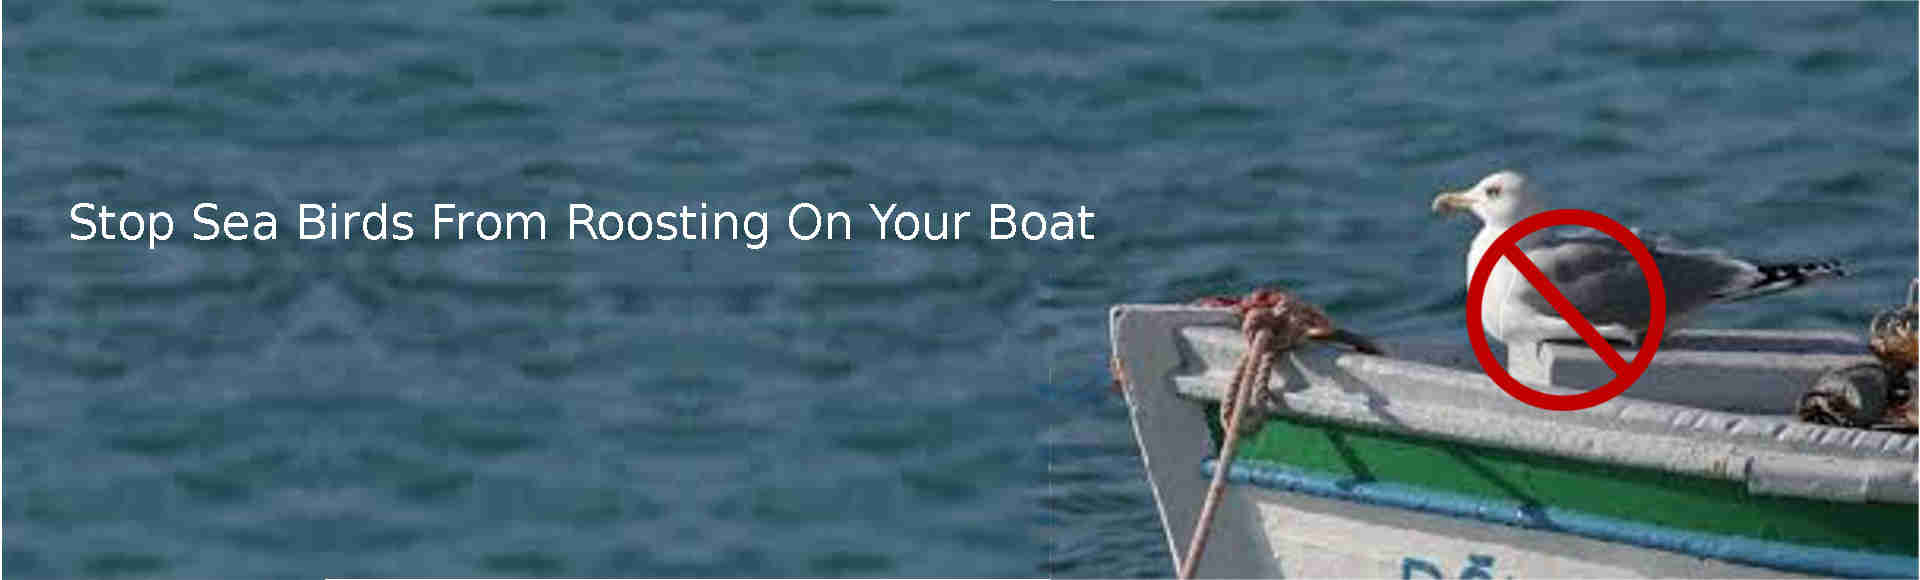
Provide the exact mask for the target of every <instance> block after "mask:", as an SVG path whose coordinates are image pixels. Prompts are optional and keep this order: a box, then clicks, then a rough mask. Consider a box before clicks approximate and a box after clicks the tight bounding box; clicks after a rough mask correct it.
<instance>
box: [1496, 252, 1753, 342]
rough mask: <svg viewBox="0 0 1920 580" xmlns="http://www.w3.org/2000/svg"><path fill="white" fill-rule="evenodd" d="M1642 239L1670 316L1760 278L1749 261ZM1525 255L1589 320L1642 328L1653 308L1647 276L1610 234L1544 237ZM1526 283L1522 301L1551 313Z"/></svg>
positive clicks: (1706, 303)
mask: <svg viewBox="0 0 1920 580" xmlns="http://www.w3.org/2000/svg"><path fill="white" fill-rule="evenodd" d="M1635 233H1636V235H1638V234H1639V232H1638V231H1636V232H1635ZM1641 239H1642V241H1643V242H1644V243H1646V244H1647V246H1648V251H1649V252H1650V253H1652V254H1653V262H1654V264H1655V265H1656V266H1658V267H1659V268H1660V279H1661V282H1662V283H1664V285H1665V286H1666V294H1667V313H1668V316H1669V317H1671V318H1678V317H1681V316H1685V315H1686V314H1688V313H1690V312H1693V311H1694V310H1698V309H1699V308H1700V307H1702V306H1706V305H1708V304H1711V303H1713V302H1717V301H1720V300H1721V299H1722V297H1724V296H1726V295H1728V294H1730V293H1732V292H1734V291H1736V290H1738V289H1740V288H1745V287H1747V286H1750V285H1752V284H1753V283H1754V282H1755V281H1757V280H1759V279H1760V278H1761V275H1760V272H1759V269H1758V268H1757V267H1755V266H1754V265H1753V264H1751V263H1748V262H1745V261H1742V260H1738V259H1735V258H1732V257H1729V256H1727V255H1725V254H1722V253H1720V252H1715V251H1707V250H1689V249H1685V248H1679V247H1675V246H1673V245H1671V244H1670V243H1668V242H1666V241H1665V240H1664V239H1663V238H1660V237H1657V236H1651V235H1648V236H1642V237H1641ZM1526 255H1527V258H1528V259H1530V260H1532V261H1533V263H1534V265H1536V266H1539V267H1540V270H1541V272H1543V273H1545V274H1546V275H1547V279H1549V280H1552V281H1553V284H1554V287H1555V288H1558V289H1559V290H1560V293H1561V294H1564V295H1566V297H1567V301H1568V302H1570V303H1572V304H1573V305H1574V307H1575V308H1578V309H1579V310H1580V313H1581V315H1582V316H1585V317H1586V318H1587V320H1588V321H1589V322H1592V323H1594V324H1596V325H1598V324H1610V323H1618V324H1622V325H1625V326H1627V327H1629V328H1645V327H1646V324H1647V322H1648V320H1649V318H1650V314H1649V313H1650V312H1651V308H1652V302H1651V299H1650V298H1649V296H1648V293H1647V282H1646V276H1645V275H1644V274H1643V273H1641V271H1640V264H1639V262H1637V261H1635V260H1634V259H1633V254H1632V253H1629V252H1628V251H1627V249H1626V247H1624V246H1621V245H1620V243H1619V242H1617V241H1614V239H1613V238H1610V237H1606V236H1603V235H1599V234H1593V235H1572V236H1562V237H1557V238H1548V239H1546V240H1543V241H1540V242H1537V243H1535V244H1533V245H1531V246H1530V247H1529V248H1528V249H1527V250H1526ZM1524 286H1525V287H1524V288H1518V290H1519V294H1518V298H1519V299H1520V300H1522V301H1524V303H1525V304H1527V305H1528V306H1530V307H1533V308H1535V309H1537V310H1539V311H1540V312H1553V311H1554V310H1553V306H1552V305H1551V304H1548V303H1547V301H1546V298H1545V297H1543V296H1541V295H1540V293H1539V292H1538V291H1536V290H1535V289H1534V288H1533V287H1532V285H1530V284H1528V285H1524Z"/></svg>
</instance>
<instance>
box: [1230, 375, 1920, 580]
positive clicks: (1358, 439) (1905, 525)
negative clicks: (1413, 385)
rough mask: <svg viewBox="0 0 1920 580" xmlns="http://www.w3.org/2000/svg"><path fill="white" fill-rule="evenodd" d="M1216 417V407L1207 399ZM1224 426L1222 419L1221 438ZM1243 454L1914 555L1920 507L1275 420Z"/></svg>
mask: <svg viewBox="0 0 1920 580" xmlns="http://www.w3.org/2000/svg"><path fill="white" fill-rule="evenodd" d="M1208 407H1209V409H1210V412H1209V415H1215V416H1217V414H1218V413H1217V412H1214V411H1212V410H1214V409H1218V407H1217V406H1216V405H1208ZM1218 429H1219V426H1218V424H1217V423H1215V424H1214V430H1215V439H1214V440H1215V441H1216V442H1218V441H1219V433H1218ZM1240 456H1241V457H1246V458H1249V459H1254V460H1259V461H1267V462H1273V463H1279V464H1284V465H1288V466H1292V467H1295V468H1299V469H1305V470H1309V471H1315V472H1321V473H1326V474H1328V475H1330V476H1333V477H1341V478H1348V479H1352V480H1354V481H1356V482H1374V481H1381V482H1393V483H1401V484H1407V485H1415V486H1420V487H1423V488H1427V489H1433V490H1438V491H1446V492H1452V493H1456V494H1464V495H1469V496H1477V497H1483V498H1490V499H1500V500H1506V501H1513V502H1519V503H1521V504H1525V505H1533V506H1541V507H1547V506H1551V507H1555V508H1561V509H1569V510H1577V511H1580V512H1584V513H1589V514H1594V515H1600V516H1606V517H1611V518H1617V519H1622V520H1628V521H1634V522H1641V523H1645V524H1650V525H1656V526H1663V527H1669V528H1678V529H1684V530H1692V531H1697V532H1707V533H1715V534H1727V535H1733V536H1740V537H1747V538H1754V539H1760V540H1770V541H1778V542H1790V543H1795V544H1805V545H1813V546H1826V547H1834V548H1843V549H1854V550H1864V551H1871V552H1879V553H1884V554H1900V555H1907V556H1912V555H1914V554H1915V553H1916V549H1915V545H1916V543H1917V542H1920V532H1916V524H1920V517H1916V514H1920V512H1916V510H1915V507H1914V506H1913V505H1907V504H1872V503H1868V504H1860V503H1841V502H1825V501H1817V500H1809V499H1800V498H1790V497H1773V496H1757V495H1752V494H1749V493H1747V490H1746V487H1745V485H1743V484H1741V483H1737V482H1732V481H1722V480H1713V479H1707V478H1703V477H1692V476H1685V475H1677V474H1672V473H1665V472H1660V471H1654V470H1650V469H1641V468H1634V467H1624V466H1618V465H1607V464H1602V463H1594V462H1587V461H1579V460H1573V459H1566V458H1560V457H1553V456H1547V455H1539V454H1531V453H1524V452H1519V451H1512V450H1506V449H1496V448H1490V447H1482V446H1476V445H1467V444H1461V443H1454V442H1448V441H1441V440H1435V439H1424V438H1418V437H1412V436H1408V435H1403V434H1397V433H1386V432H1381V431H1375V430H1370V429H1364V428H1357V427H1350V426H1344V425H1336V424H1331V423H1325V422H1319V421H1309V420H1299V419H1281V418H1274V419H1271V420H1269V421H1267V424H1266V426H1265V427H1264V428H1262V429H1261V431H1260V432H1259V433H1258V434H1256V435H1254V436H1252V437H1248V438H1245V439H1243V442H1242V444H1241V447H1240Z"/></svg>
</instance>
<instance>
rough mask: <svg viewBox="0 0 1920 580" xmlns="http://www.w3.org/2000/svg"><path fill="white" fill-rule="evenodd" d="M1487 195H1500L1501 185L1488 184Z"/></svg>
mask: <svg viewBox="0 0 1920 580" xmlns="http://www.w3.org/2000/svg"><path fill="white" fill-rule="evenodd" d="M1487 197H1500V186H1498V185H1489V186H1487Z"/></svg>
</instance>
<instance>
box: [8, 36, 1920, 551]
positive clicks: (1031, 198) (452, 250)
mask: <svg viewBox="0 0 1920 580" xmlns="http://www.w3.org/2000/svg"><path fill="white" fill-rule="evenodd" d="M5 14H6V19H7V22H6V24H7V26H6V38H5V40H6V46H7V50H6V51H5V54H4V66H5V69H6V72H7V73H8V75H7V76H8V78H7V82H6V83H5V97H6V105H7V109H6V116H5V125H4V128H5V131H4V135H5V154H4V155H5V156H4V162H5V183H4V185H5V189H6V193H7V195H6V200H5V201H6V208H5V224H4V225H5V236H6V237H5V242H6V246H5V262H6V277H5V333H6V342H5V367H4V368H5V376H6V380H5V397H6V402H5V418H6V422H5V456H6V462H5V464H6V471H5V475H6V483H7V485H6V488H5V506H4V511H5V523H6V526H5V529H6V531H5V540H6V552H5V562H6V565H7V571H8V572H9V573H10V576H12V577H21V578H53V577H76V576H85V577H109V576H138V577H155V578H162V577H175V578H268V577H307V578H310V577H315V576H320V575H331V576H353V575H362V576H368V575H389V576H428V575H431V576H503V575H511V576H548V575H555V576H616V575H628V576H680V575H703V576H733V575H765V576H815V575H818V576H874V575H901V576H917V575H956V576H997V575H1029V576H1030V575H1040V574H1052V575H1059V576H1153V575H1166V574H1169V573H1170V568H1169V567H1168V564H1167V561H1166V553H1165V548H1164V540H1163V539H1162V536H1161V535H1160V530H1159V524H1158V521H1157V519H1156V516H1155V515H1154V512H1153V508H1152V499H1151V496H1150V494H1149V492H1148V490H1147V488H1146V486H1145V483H1144V480H1143V479H1142V474H1141V470H1140V467H1139V461H1138V458H1137V456H1136V455H1135V453H1134V451H1133V448H1132V442H1131V439H1130V435H1129V433H1128V430H1127V426H1126V419H1125V411H1124V408H1123V406H1122V404H1121V403H1120V402H1119V401H1118V400H1117V399H1116V398H1115V397H1114V396H1112V395H1111V394H1109V392H1108V390H1107V388H1108V387H1107V381H1108V377H1107V375H1106V370H1105V369H1106V360H1105V359H1106V328H1105V316H1106V315H1105V310H1106V308H1107V307H1108V306H1109V305H1111V304H1114V303H1119V302H1130V301H1138V302H1159V301H1170V300H1181V299H1186V298H1189V297H1192V296H1195V295H1198V294H1203V293H1210V292H1237V291H1241V290H1244V289H1246V288H1249V287H1251V286H1254V285H1256V284H1267V283H1273V284H1283V285H1286V286H1288V287H1291V288H1293V289H1295V290H1297V291H1299V292H1301V293H1302V294H1304V295H1305V296H1307V297H1309V298H1311V299H1313V300H1315V301H1317V302H1318V303H1320V304H1322V305H1323V306H1325V307H1326V308H1327V310H1328V311H1329V312H1330V313H1332V314H1333V315H1334V316H1335V317H1337V318H1338V319H1340V320H1341V321H1342V322H1343V323H1345V324H1347V325H1349V326H1352V327H1355V328H1358V329H1361V330H1363V331H1366V332H1370V333H1374V334H1379V335H1389V336H1425V337H1453V336H1457V335H1458V334H1459V333H1460V332H1462V331H1461V330H1460V329H1461V325H1462V316H1463V315H1462V311H1461V303H1462V302H1463V299H1464V296H1465V290H1464V289H1463V288H1462V286H1463V278H1464V272H1463V271H1462V270H1463V266H1464V264H1463V262H1462V258H1461V255H1462V252H1463V248H1464V246H1465V244H1466V239H1467V237H1468V236H1469V235H1470V231H1471V226H1470V225H1468V224H1467V223H1466V222H1465V221H1462V220H1454V221H1451V222H1448V221H1443V220H1438V219H1436V218H1434V217H1432V216H1431V215H1429V213H1428V211H1427V202H1428V200H1429V199H1430V197H1431V195H1432V194H1433V193H1434V192H1435V191H1437V190H1438V189H1439V188H1441V187H1450V186H1458V185H1463V184H1466V183H1469V182H1471V181H1472V180H1474V179H1477V178H1478V177H1479V176H1481V175H1483V174H1485V173H1487V172H1490V171H1492V170H1495V169H1498V168H1502V167H1515V168H1519V169H1523V170H1527V171H1530V172H1532V173H1533V174H1534V177H1535V179H1536V181H1537V182H1539V183H1541V184H1542V186H1543V187H1544V188H1546V189H1548V190H1550V191H1552V192H1554V193H1555V194H1556V196H1557V198H1558V199H1559V200H1560V201H1562V202H1563V203H1565V204H1566V205H1570V206H1578V207H1584V208H1588V209H1593V210H1597V211H1601V212H1604V213H1606V214H1608V215H1611V216H1613V217H1615V218H1617V219H1620V220H1622V221H1626V222H1629V223H1636V224H1641V225H1646V226H1650V227H1654V228H1657V229H1661V230H1663V231H1665V232H1666V233H1669V234H1672V235H1675V236H1677V237H1680V238H1682V239H1686V240H1689V241H1692V242H1695V243H1699V244H1704V245H1715V246H1723V247H1729V248H1737V249H1738V250H1739V251H1740V252H1741V253H1744V254H1751V255H1759V256H1769V257H1780V258H1800V257H1818V256H1825V255H1834V256H1841V257H1845V258H1847V259H1849V260H1851V261H1852V263H1853V265H1854V266H1855V268H1856V269H1857V270H1859V272H1860V275H1859V276H1857V277H1856V278H1853V279H1850V280H1849V281H1846V282H1844V283H1840V284H1834V285H1830V286H1828V287H1826V288H1824V289H1822V290H1820V291H1818V292H1809V293H1804V294H1799V295H1794V296H1786V297H1780V298H1778V299H1773V300H1767V301H1760V302H1753V303H1748V304H1742V305H1738V306H1734V307H1726V308H1722V309H1719V310H1716V311H1713V312H1710V313H1708V314H1707V315H1705V316H1703V317H1702V318H1701V320H1699V321H1698V322H1699V323H1700V324H1703V325H1709V326H1726V327H1776V328H1842V329H1858V328H1861V327H1862V326H1863V325H1864V324H1865V322H1866V315H1867V314H1868V313H1870V312H1871V311H1872V310H1873V309H1875V308H1878V307H1880V306H1882V305H1885V304H1888V303H1891V302H1893V301H1895V300H1897V299H1898V298H1899V296H1900V292H1901V290H1902V288H1903V287H1904V284H1905V280H1906V279H1907V278H1909V277H1911V276H1912V275H1913V274H1914V262H1913V258H1914V249H1915V225H1914V224H1915V222H1914V217H1915V187H1914V175H1915V167H1914V160H1915V156H1916V150H1915V141H1916V136H1915V129H1914V127H1915V110H1914V109H1915V104H1914V99H1913V95H1914V87H1915V52H1914V51H1915V48H1914V44H1913V42H1912V38H1913V35H1914V31H1915V9H1914V7H1913V6H1912V5H1910V4H1871V5H1847V4H1821V5H1791V4H1789V5H1777V4H1769V5H1764V6H1749V5H1728V4H1715V5H1687V6H1677V5H1674V6H1669V5H1637V4H1636V5H1570V6H1561V5H1505V4H1503V5H1446V6H1394V5H1372V4H1368V5H1335V6H1323V5H1295V4H1202V5H1170V4H1151V5H1117V4H1054V5H1037V4H1031V3H1024V4H975V3H958V2H952V3H931V2H929V3H907V2H900V3H892V2H884V1H873V0H842V1H829V2H818V3H796V4H780V5H773V4H762V3H758V2H738V3H732V2H721V3H710V2H666V3H639V2H618V1H605V2H584V1H581V2H568V1H562V0H500V1H493V2H488V1H481V2H451V1H430V2H413V3H359V2H276V3H254V2H212V1H208V2H183V3H166V4H161V3H157V2H156V3H149V2H147V1H145V0H100V1H94V2H85V3H73V4H69V3H63V2H33V1H12V0H9V1H8V2H7V3H6V6H5ZM203 200H205V201H213V202H216V203H219V204H220V205H221V206H222V209H223V210H242V211H248V212H251V211H260V210H268V211H275V212H278V213H280V214H281V219H282V220H283V223H281V224H280V226H281V229H282V231H281V236H282V238H281V239H279V240H276V241H270V242H254V241H249V242H197V241H190V240H185V239H184V237H185V233H184V230H183V232H182V233H181V234H178V235H177V237H176V239H175V240H173V241H172V242H171V243H166V244H163V245H162V246H161V247H160V248H159V249H157V250H154V251H148V250H147V249H145V247H144V246H135V245H133V244H124V243H106V242H86V243H80V242H74V241H71V240H69V239H67V237H66V234H67V233H69V232H70V231H71V229H70V226H71V224H70V223H69V222H67V220H66V211H67V208H68V207H69V206H70V205H71V204H73V203H75V202H78V201H94V202H104V203H108V204H110V205H113V206H115V207H119V208H125V209H143V210H154V209H164V210H169V211H172V212H174V214H175V215H176V216H179V217H181V218H183V220H184V218H185V216H187V215H188V212H189V209H190V207H191V206H192V204H193V203H195V202H198V201H203ZM382 201H385V202H389V203H390V204H392V205H393V206H394V207H395V208H397V209H410V210H413V211H416V212H420V211H425V210H427V209H428V208H427V206H428V204H430V203H432V202H434V201H448V202H455V203H459V204H461V205H462V206H467V207H471V208H494V209H525V208H536V209H543V210H545V211H547V212H548V213H549V214H550V215H555V216H557V215H561V214H562V211H563V207H564V205H565V204H566V203H568V202H572V201H581V202H586V203H592V204H595V205H596V206H600V207H603V208H620V209H623V210H647V211H656V210H661V209H668V208H677V207H678V206H679V205H680V204H682V203H693V204H697V203H698V202H700V201H708V202H711V203H713V204H714V205H715V206H718V207H722V208H726V209H735V210H739V211H745V210H750V209H767V210H777V209H779V208H784V207H786V206H788V205H791V204H793V203H796V202H798V201H811V202H814V203H816V204H819V205H821V206H822V207H826V208H829V209H843V210H847V211H850V212H854V213H855V215H856V217H858V218H862V219H864V213H861V212H864V204H865V203H867V202H875V201H879V202H890V201H898V202H901V203H902V205H903V206H907V207H911V208H914V209H918V210H952V211H973V212H975V215H976V216H980V215H984V211H985V206H986V205H987V204H988V203H992V202H1008V203H1014V204H1017V205H1019V206H1021V207H1022V208H1027V209H1045V210H1054V209H1074V208H1076V207H1077V206H1078V205H1081V204H1085V205H1087V206H1089V207H1090V208H1091V209H1093V210H1094V211H1096V212H1098V214H1099V217H1098V218H1097V219H1096V222H1095V230H1094V233H1095V234H1096V235H1097V236H1098V237H1097V239H1096V240H1093V241H1086V242H1075V243H1063V242H1034V243H1029V242H1024V241H991V240H986V239H983V237H982V236H980V235H979V233H978V232H979V230H977V229H976V230H974V233H973V237H970V238H967V239H962V240H958V241H947V242H906V243H903V242H880V241H877V240H875V239H873V238H872V236H871V235H870V232H869V234H868V235H866V236H865V238H864V239H859V240H853V241H832V242H828V241H817V242H811V243H796V242H794V241H793V240H790V239H784V238H778V237H776V239H774V240H772V242H771V243H769V245H768V247H767V248H766V249H764V250H761V251H758V252H754V251H748V250H745V249H744V248H742V247H740V245H739V244H738V243H736V242H717V241H715V242H652V243H638V242H624V243H608V242H597V243H596V242H566V241H559V240H549V241H546V242H538V241H533V242H488V243H474V242H471V241H469V242H433V241H428V240H424V239H415V240H411V241H407V242H399V243H395V242H367V241H324V240H321V241H299V240H295V239H293V238H294V237H295V236H294V235H293V233H294V231H293V230H292V227H293V226H294V223H293V221H292V216H293V215H294V206H295V204H297V203H300V202H316V203H328V202H332V203H338V204H339V205H340V207H342V208H343V209H344V208H351V209H357V210H364V209H369V208H371V207H372V206H374V205H376V204H377V203H379V202H382ZM976 219H978V218H977V217H976ZM416 223H418V222H416ZM974 223H975V227H979V222H974ZM182 225H183V226H186V225H191V223H190V222H187V223H183V224H182Z"/></svg>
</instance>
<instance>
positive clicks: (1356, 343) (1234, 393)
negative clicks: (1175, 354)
mask: <svg viewBox="0 0 1920 580" xmlns="http://www.w3.org/2000/svg"><path fill="white" fill-rule="evenodd" d="M1199 303H1200V304H1203V305H1210V306H1231V307H1233V310H1234V313H1235V314H1237V315H1239V317H1240V334H1241V336H1242V337H1244V338H1245V339H1246V341H1247V349H1246V351H1245V352H1242V353H1241V354H1240V363H1239V365H1237V366H1236V368H1235V369H1234V372H1233V381H1232V382H1229V383H1228V384H1227V390H1226V392H1224V393H1221V395H1220V424H1221V425H1222V428H1223V430H1224V431H1225V433H1224V436H1222V437H1221V438H1220V453H1219V460H1218V461H1216V462H1214V467H1213V481H1212V482H1211V483H1209V484H1208V485H1207V497H1206V501H1205V502H1204V503H1202V504H1201V505H1200V518H1199V520H1198V521H1196V522H1195V523H1194V527H1193V538H1192V540H1191V541H1189V542H1188V544H1187V554H1186V558H1185V559H1183V560H1181V562H1180V570H1179V573H1180V578H1181V579H1182V580H1187V579H1190V578H1193V577H1194V572H1195V571H1197V570H1199V568H1200V557H1201V555H1202V554H1204V553H1206V551H1207V538H1208V537H1209V535H1210V533H1211V531H1212V529H1213V514H1214V513H1215V512H1217V511H1219V509H1220V502H1222V501H1224V498H1225V497H1226V491H1227V471H1228V470H1229V469H1230V468H1231V467H1232V466H1233V457H1234V454H1235V453H1236V452H1237V451H1238V449H1239V446H1240V436H1241V435H1242V434H1248V433H1256V432H1259V430H1260V427H1261V424H1262V423H1264V422H1265V421H1266V415H1265V414H1256V415H1254V416H1252V417H1249V416H1248V413H1247V407H1249V406H1251V405H1252V404H1253V401H1254V399H1253V397H1254V396H1255V394H1256V393H1257V394H1260V395H1263V396H1270V393H1268V391H1267V387H1268V384H1269V383H1270V381H1271V380H1272V376H1273V361H1274V359H1276V358H1278V357H1279V355H1280V354H1281V353H1284V352H1287V351H1290V350H1293V349H1294V348H1295V347H1298V346H1300V345H1301V344H1302V343H1305V342H1306V341H1308V340H1331V341H1337V342H1342V343H1346V344H1348V345H1350V346H1352V347H1354V349H1356V350H1359V351H1360V352H1364V353H1368V354H1383V351H1382V350H1381V349H1380V348H1379V347H1378V346H1376V345H1375V344H1374V343H1373V341H1371V340H1368V339H1367V338H1366V337H1363V336H1360V335H1358V334H1354V333H1351V332H1347V331H1344V330H1340V329H1338V328H1335V327H1334V326H1333V321H1332V319H1329V318H1327V315H1326V313H1324V312H1321V311H1320V308H1319V307H1317V306H1314V305H1312V304H1309V303H1308V302H1307V301H1305V300H1301V299H1300V298H1299V297H1297V296H1294V295H1293V294H1290V293H1288V292H1285V291H1281V290H1271V289H1262V290H1256V291H1254V292H1253V293H1252V294H1249V295H1247V296H1246V297H1245V298H1240V299H1235V298H1218V297H1216V298H1207V299H1203V300H1201V301H1200V302H1199Z"/></svg>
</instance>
